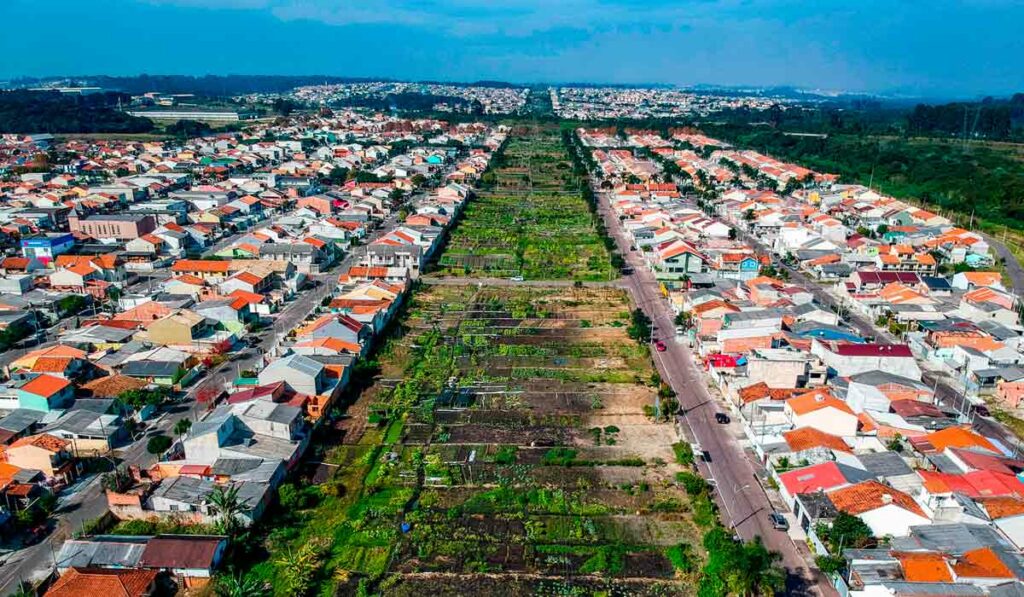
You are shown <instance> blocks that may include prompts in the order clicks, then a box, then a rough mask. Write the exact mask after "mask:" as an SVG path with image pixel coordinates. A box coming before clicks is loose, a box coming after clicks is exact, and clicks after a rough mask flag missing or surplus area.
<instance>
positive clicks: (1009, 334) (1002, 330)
mask: <svg viewBox="0 0 1024 597" xmlns="http://www.w3.org/2000/svg"><path fill="white" fill-rule="evenodd" d="M974 325H976V326H978V327H979V328H981V329H983V330H985V331H986V332H988V334H989V335H990V336H992V337H993V338H995V339H996V340H1008V339H1010V338H1017V337H1019V336H1020V332H1018V331H1016V330H1012V329H1010V328H1008V327H1006V326H1005V325H1003V324H1001V323H999V322H998V321H993V320H991V319H982V320H981V321H977V322H974Z"/></svg>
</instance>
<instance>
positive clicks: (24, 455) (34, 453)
mask: <svg viewBox="0 0 1024 597" xmlns="http://www.w3.org/2000/svg"><path fill="white" fill-rule="evenodd" d="M51 456H53V454H52V453H50V452H48V451H46V450H44V449H42V448H38V447H36V446H18V447H17V448H7V462H8V463H10V464H13V465H14V466H17V467H20V468H32V469H37V470H40V471H42V472H43V474H44V475H46V476H47V477H52V476H53V475H54V469H53V464H52V463H51V460H50V458H51Z"/></svg>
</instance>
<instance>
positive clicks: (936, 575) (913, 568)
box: [892, 552, 953, 582]
mask: <svg viewBox="0 0 1024 597" xmlns="http://www.w3.org/2000/svg"><path fill="white" fill-rule="evenodd" d="M892 555H893V557H895V558H896V559H897V560H899V561H900V565H901V566H902V567H903V578H905V579H906V580H908V581H910V582H953V574H952V573H951V572H950V570H949V565H947V564H946V557H945V556H944V555H943V554H941V553H930V552H926V553H918V552H903V553H893V554H892Z"/></svg>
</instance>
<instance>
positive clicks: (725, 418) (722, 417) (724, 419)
mask: <svg viewBox="0 0 1024 597" xmlns="http://www.w3.org/2000/svg"><path fill="white" fill-rule="evenodd" d="M730 420H731V419H729V415H727V414H725V413H715V422H716V423H718V424H719V425H725V424H727V423H728V422H729V421H730Z"/></svg>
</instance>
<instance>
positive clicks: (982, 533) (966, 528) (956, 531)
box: [892, 523, 1010, 555]
mask: <svg viewBox="0 0 1024 597" xmlns="http://www.w3.org/2000/svg"><path fill="white" fill-rule="evenodd" d="M892 546H893V548H894V549H900V550H908V551H911V550H922V549H926V550H932V551H941V552H945V553H950V554H953V555H961V554H964V553H966V552H968V551H972V550H975V549H980V548H982V547H991V548H993V549H999V548H1003V549H1010V546H1009V543H1007V541H1006V540H1005V539H1003V538H1002V536H1001V535H1000V534H999V532H998V531H996V530H995V529H993V528H992V527H990V526H988V525H983V524H963V523H952V524H930V525H918V526H912V527H910V535H908V536H907V537H897V538H894V539H893V540H892Z"/></svg>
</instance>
